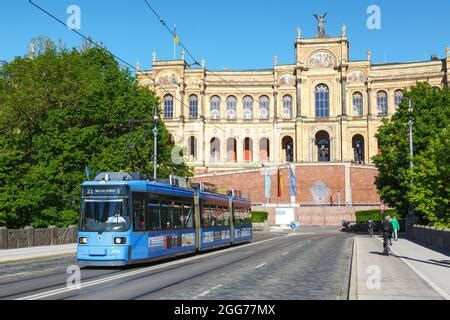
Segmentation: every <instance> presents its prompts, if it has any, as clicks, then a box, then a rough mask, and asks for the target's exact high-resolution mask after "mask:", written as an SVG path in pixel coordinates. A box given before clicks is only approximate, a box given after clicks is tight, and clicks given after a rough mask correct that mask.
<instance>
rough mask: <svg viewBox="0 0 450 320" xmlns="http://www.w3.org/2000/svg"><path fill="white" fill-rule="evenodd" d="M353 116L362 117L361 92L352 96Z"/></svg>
mask: <svg viewBox="0 0 450 320" xmlns="http://www.w3.org/2000/svg"><path fill="white" fill-rule="evenodd" d="M352 100H353V116H355V117H362V115H363V95H362V94H361V92H355V93H354V94H353V99H352Z"/></svg>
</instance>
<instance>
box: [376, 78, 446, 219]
mask: <svg viewBox="0 0 450 320" xmlns="http://www.w3.org/2000/svg"><path fill="white" fill-rule="evenodd" d="M408 99H411V101H412V106H413V111H412V114H411V118H412V120H413V125H414V126H413V129H414V130H413V142H414V159H413V163H414V167H413V170H412V171H411V170H410V152H409V119H410V113H409V111H408V105H409V101H408ZM449 116H450V91H449V90H448V88H444V89H438V88H433V87H431V86H430V85H428V84H426V83H418V84H417V85H416V86H415V87H413V88H411V90H410V91H408V92H406V93H405V99H404V100H403V102H402V103H401V105H400V107H399V110H398V112H397V113H396V114H395V115H394V116H393V117H392V118H391V119H390V120H388V119H385V120H384V122H383V125H382V126H381V127H380V128H379V131H378V133H377V134H376V137H377V139H378V141H379V145H380V149H381V153H380V154H379V155H377V156H375V157H374V162H375V165H376V166H377V167H378V169H379V176H378V178H377V180H376V185H377V187H378V189H379V191H380V195H381V197H382V198H383V199H384V200H385V201H386V202H387V203H388V204H389V205H391V206H392V207H395V208H397V209H398V211H399V212H400V213H401V214H402V215H403V216H404V217H405V216H406V215H407V213H408V208H409V207H410V205H412V207H414V208H415V210H416V213H417V214H418V217H419V219H420V222H422V223H427V224H433V225H447V226H448V225H449V223H450V211H449V208H448V201H449V199H450V197H449V196H450V194H449V181H450V179H449V178H450V177H449V161H448V160H449V158H448V157H449V154H450V144H449V133H448V125H449V119H450V117H449Z"/></svg>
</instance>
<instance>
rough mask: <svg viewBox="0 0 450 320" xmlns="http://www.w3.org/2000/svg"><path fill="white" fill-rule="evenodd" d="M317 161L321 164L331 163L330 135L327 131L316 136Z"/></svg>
mask: <svg viewBox="0 0 450 320" xmlns="http://www.w3.org/2000/svg"><path fill="white" fill-rule="evenodd" d="M316 145H317V159H318V161H319V162H329V161H330V160H331V157H330V135H329V134H328V132H326V131H320V132H318V133H317V134H316Z"/></svg>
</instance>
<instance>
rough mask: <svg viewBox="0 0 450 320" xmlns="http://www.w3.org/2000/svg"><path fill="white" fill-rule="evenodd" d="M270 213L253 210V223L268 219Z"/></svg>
mask: <svg viewBox="0 0 450 320" xmlns="http://www.w3.org/2000/svg"><path fill="white" fill-rule="evenodd" d="M268 217H269V213H268V212H265V211H255V212H252V222H253V223H261V222H264V221H266V220H267V219H268Z"/></svg>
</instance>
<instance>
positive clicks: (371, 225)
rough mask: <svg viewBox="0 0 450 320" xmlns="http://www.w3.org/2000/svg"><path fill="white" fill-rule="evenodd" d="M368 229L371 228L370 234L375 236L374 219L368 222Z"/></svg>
mask: <svg viewBox="0 0 450 320" xmlns="http://www.w3.org/2000/svg"><path fill="white" fill-rule="evenodd" d="M368 230H369V234H370V236H371V237H372V236H373V221H372V219H370V220H369V222H368Z"/></svg>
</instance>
